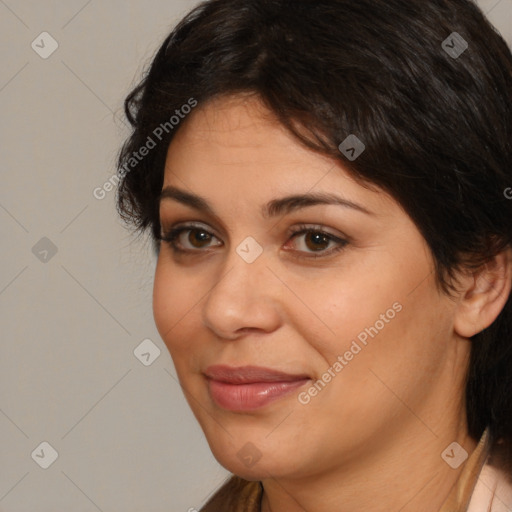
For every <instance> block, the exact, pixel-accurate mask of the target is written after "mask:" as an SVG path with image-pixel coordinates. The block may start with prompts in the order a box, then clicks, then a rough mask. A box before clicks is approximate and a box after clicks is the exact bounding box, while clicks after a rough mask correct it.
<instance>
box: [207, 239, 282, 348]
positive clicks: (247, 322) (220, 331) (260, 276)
mask: <svg viewBox="0 0 512 512" xmlns="http://www.w3.org/2000/svg"><path fill="white" fill-rule="evenodd" d="M282 293H283V284H282V282H280V281H279V279H277V278H276V276H275V275H274V273H273V272H272V271H271V270H270V268H268V259H267V258H266V257H265V252H263V254H261V255H260V256H259V257H258V258H257V259H256V261H254V262H252V263H247V262H246V261H244V259H242V258H241V257H240V256H239V254H238V253H237V252H236V251H235V248H233V250H232V253H231V254H230V257H229V258H228V259H227V260H226V262H225V265H224V266H223V272H222V275H219V277H218V278H217V279H216V280H215V283H214V284H213V286H212V288H211V289H210V292H209V293H208V295H207V297H206V299H205V301H204V302H203V309H202V316H203V323H204V325H205V326H206V327H208V328H209V329H210V330H212V331H213V332H214V333H215V334H216V335H217V336H218V337H220V338H222V339H227V340H235V339H237V338H239V337H240V336H241V335H243V334H244V333H246V332H247V331H253V330H254V331H261V332H272V331H273V330H275V329H277V328H278V326H279V323H280V318H281V315H280V302H279V298H280V296H282Z"/></svg>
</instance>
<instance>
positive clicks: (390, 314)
mask: <svg viewBox="0 0 512 512" xmlns="http://www.w3.org/2000/svg"><path fill="white" fill-rule="evenodd" d="M402 309H403V306H402V304H400V303H399V302H395V303H394V304H393V306H392V307H391V308H389V309H388V310H387V311H386V312H385V313H382V314H381V315H380V317H379V320H377V321H376V322H375V323H374V324H373V325H372V326H370V327H367V328H365V329H364V330H363V331H361V332H360V333H359V334H358V335H357V340H352V343H351V344H350V347H349V349H348V350H346V351H345V353H344V354H343V355H339V356H338V357H337V359H336V361H335V362H334V363H333V364H332V365H331V366H330V367H329V368H328V369H327V371H325V373H323V374H322V376H321V377H320V378H319V379H318V380H317V381H316V382H315V383H314V384H312V385H311V386H310V387H309V388H308V389H307V390H306V391H302V392H300V393H299V394H298V396H297V400H298V401H299V403H300V404H302V405H307V404H309V403H310V402H311V399H312V398H313V397H315V396H317V395H318V393H320V392H321V391H322V390H323V389H324V388H325V386H327V384H329V382H331V381H332V379H333V378H334V377H336V375H338V374H339V373H340V372H341V370H343V369H344V368H345V366H347V365H348V364H349V363H350V361H352V360H353V359H354V356H356V355H357V354H359V353H360V352H361V351H362V349H363V348H364V347H366V346H367V345H368V341H369V340H368V337H371V338H372V339H373V338H375V336H377V335H378V334H379V332H380V331H382V329H384V327H386V324H389V323H390V322H391V321H392V320H393V319H394V318H395V317H396V315H397V313H400V311H402ZM358 341H359V343H358ZM361 345H362V346H361Z"/></svg>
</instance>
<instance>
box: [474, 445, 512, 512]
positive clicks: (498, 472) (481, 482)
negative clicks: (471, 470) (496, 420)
mask: <svg viewBox="0 0 512 512" xmlns="http://www.w3.org/2000/svg"><path fill="white" fill-rule="evenodd" d="M511 452H512V446H511V444H510V443H505V442H503V441H498V442H496V443H494V444H493V445H492V447H491V451H490V453H489V455H488V456H487V459H486V461H485V463H484V465H483V467H482V470H481V471H480V474H479V476H478V479H477V481H476V484H475V488H474V491H473V494H472V495H471V501H470V503H469V506H468V509H467V512H487V511H488V512H510V511H511V510H512V468H511V456H512V453H511Z"/></svg>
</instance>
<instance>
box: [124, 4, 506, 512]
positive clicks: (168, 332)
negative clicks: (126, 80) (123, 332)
mask: <svg viewBox="0 0 512 512" xmlns="http://www.w3.org/2000/svg"><path fill="white" fill-rule="evenodd" d="M125 110H126V114H127V116H128V119H129V121H130V122H131V124H132V126H133V133H132V134H131V136H130V138H129V139H128V140H127V141H126V143H125V145H124V147H123V149H122V151H121V153H120V157H119V170H120V172H122V180H121V182H120V188H119V194H118V208H119V212H120V214H121V215H122V217H123V219H125V220H126V221H128V222H131V223H132V224H133V225H134V226H135V228H136V230H138V231H140V232H142V231H144V230H146V229H150V231H151V233H152V237H153V240H154V242H155V246H156V248H157V253H158V262H157V268H156V274H155V282H154V295H153V310H154V318H155V322H156V326H157V328H158V330H159V333H160V335H161V336H162V339H163V341H164V342H165V343H166V345H167V347H168V349H169V351H170V354H171V356H172V358H173V361H174V364H175V367H176V371H177V374H178V377H179V380H180V383H181V385H182V387H183V391H184V393H185V396H186V398H187V400H188V402H189V404H190V407H191V409H192V411H193V413H194V415H195V417H196V418H197V420H198V422H199V423H200V425H201V427H202V429H203V431H204V433H205V436H206V439H207V441H208V443H209V446H210V448H211V450H212V452H213V454H214V456H215V457H216V459H217V460H218V461H219V463H220V464H222V465H223V466H224V467H225V468H227V469H228V470H229V471H231V472H232V473H233V476H232V478H230V480H229V481H228V482H226V484H225V485H224V486H223V487H222V488H221V489H220V490H219V491H218V492H217V493H216V494H215V495H214V496H213V497H211V499H210V500H209V501H208V503H207V504H206V505H205V506H204V507H203V508H202V509H201V510H202V511H208V512H209V511H216V512H218V511H223V512H224V511H242V510H243V511H264V512H269V511H272V512H281V511H286V512H295V511H304V510H307V511H308V512H317V511H318V512H323V511H325V510H337V511H342V512H355V511H360V510H368V511H372V512H381V511H390V510H397V511H398V510H400V511H402V512H409V511H414V512H434V511H442V512H448V511H450V512H454V511H457V512H459V511H466V510H469V511H470V512H481V511H487V510H492V511H494V512H496V511H501V512H503V511H505V510H511V509H512V482H511V480H512V468H511V466H512V448H511V446H512V299H511V298H510V296H511V294H510V290H511V281H512V222H511V219H512V202H511V200H510V199H509V197H510V194H507V190H510V187H511V186H512V173H511V169H512V146H511V136H512V56H511V54H510V51H509V49H508V48H507V45H506V44H505V42H504V41H503V39H502V38H501V37H500V36H499V35H498V34H497V33H496V32H495V31H494V30H493V28H492V27H491V26H490V25H489V23H488V22H487V21H486V20H485V19H484V16H483V14H482V13H481V11H480V10H479V9H478V8H477V7H476V6H475V5H474V4H473V3H471V2H469V1H467V0H389V1H385V2H384V1H376V0H359V1H357V2H354V1H353V0H295V1H293V2H291V1H286V0H212V1H207V2H205V3H203V4H201V5H200V6H198V7H197V8H195V9H194V10H193V11H192V12H191V13H190V14H189V15H187V16H186V17H185V19H184V20H183V21H182V22H181V23H180V24H179V25H178V26H177V27H176V29H175V30H174V31H173V32H172V33H171V34H170V35H169V36H168V37H167V39H166V40H165V41H164V43H163V44H162V46H161V48H160V49H159V51H158V53H157V54H156V56H155V58H154V60H153V62H152V64H151V67H150V69H149V71H148V73H147V75H146V76H145V77H144V79H143V80H142V82H141V83H140V84H139V85H138V86H137V87H136V88H135V90H134V91H133V92H132V93H131V94H130V95H129V97H128V98H127V99H126V103H125Z"/></svg>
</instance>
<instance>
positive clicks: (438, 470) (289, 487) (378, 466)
mask: <svg viewBox="0 0 512 512" xmlns="http://www.w3.org/2000/svg"><path fill="white" fill-rule="evenodd" d="M462 411H463V409H462ZM402 427H403V428H402V429H401V430H400V431H399V432H398V431H397V432H395V433H393V432H382V437H381V439H386V445H385V446H383V443H381V446H380V447H379V448H375V447H372V449H371V450H369V455H368V456H367V457H362V458H361V459H360V460H359V461H357V462H356V464H352V463H351V464H350V468H349V467H339V468H334V469H333V470H332V471H329V472H325V473H323V474H322V475H310V476H308V478H307V479H300V481H299V480H291V479H286V478H279V479H273V478H269V479H264V480H263V481H262V483H263V489H264V492H263V497H262V507H261V510H262V512H284V511H286V512H305V511H307V512H321V511H325V510H328V509H331V510H337V511H339V512H360V511H361V510H367V511H371V512H389V511H390V510H400V512H438V511H439V510H440V508H441V506H442V504H443V502H444V501H445V500H446V498H447V497H448V495H449V493H450V490H451V489H452V487H453V486H454V485H455V483H456V481H457V479H458V477H459V475H460V473H461V471H462V469H463V468H464V464H461V465H460V466H459V467H458V468H456V469H453V468H452V467H451V466H449V465H448V464H447V463H446V462H445V461H444V459H442V458H441V453H442V452H443V451H444V450H445V449H446V448H447V446H448V445H450V444H451V443H452V442H454V441H456V442H457V443H459V444H460V445H461V446H462V447H463V448H464V449H465V450H466V451H467V452H468V454H469V455H471V453H472V452H473V450H474V449H475V447H476V445H477V442H476V441H475V440H473V439H472V438H470V437H469V435H468V434H467V426H466V422H465V418H464V415H463V414H461V419H460V420H459V421H458V422H457V423H455V424H452V425H447V426H445V427H444V428H442V429H439V428H438V429H436V430H435V432H434V431H432V430H430V429H429V428H428V427H427V426H426V425H425V424H424V423H423V422H421V421H418V418H417V417H412V419H411V422H410V424H409V425H402ZM405 433H407V435H405Z"/></svg>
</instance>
